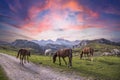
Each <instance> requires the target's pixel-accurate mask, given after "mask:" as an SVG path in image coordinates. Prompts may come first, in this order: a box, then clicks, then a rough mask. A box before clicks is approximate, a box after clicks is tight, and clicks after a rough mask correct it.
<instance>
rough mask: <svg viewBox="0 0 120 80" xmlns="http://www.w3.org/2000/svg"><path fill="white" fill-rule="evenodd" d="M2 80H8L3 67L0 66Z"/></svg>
mask: <svg viewBox="0 0 120 80" xmlns="http://www.w3.org/2000/svg"><path fill="white" fill-rule="evenodd" d="M0 80H8V77H7V76H6V74H5V72H4V70H3V68H2V67H1V66H0Z"/></svg>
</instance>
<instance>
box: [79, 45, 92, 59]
mask: <svg viewBox="0 0 120 80" xmlns="http://www.w3.org/2000/svg"><path fill="white" fill-rule="evenodd" d="M93 53H94V49H93V48H91V47H85V48H83V49H82V52H81V54H80V59H82V57H83V55H86V56H87V57H88V58H89V57H92V56H93ZM91 60H93V59H92V58H91Z"/></svg>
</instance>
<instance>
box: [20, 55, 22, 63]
mask: <svg viewBox="0 0 120 80" xmlns="http://www.w3.org/2000/svg"><path fill="white" fill-rule="evenodd" d="M20 64H22V57H21V54H20Z"/></svg>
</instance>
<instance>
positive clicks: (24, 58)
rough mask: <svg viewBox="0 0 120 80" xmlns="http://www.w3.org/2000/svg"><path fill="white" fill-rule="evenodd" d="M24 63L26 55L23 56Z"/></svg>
mask: <svg viewBox="0 0 120 80" xmlns="http://www.w3.org/2000/svg"><path fill="white" fill-rule="evenodd" d="M23 60H24V63H26V55H25V56H24V57H23Z"/></svg>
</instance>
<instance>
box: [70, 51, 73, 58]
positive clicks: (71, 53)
mask: <svg viewBox="0 0 120 80" xmlns="http://www.w3.org/2000/svg"><path fill="white" fill-rule="evenodd" d="M70 57H71V58H72V57H73V55H72V49H70Z"/></svg>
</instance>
